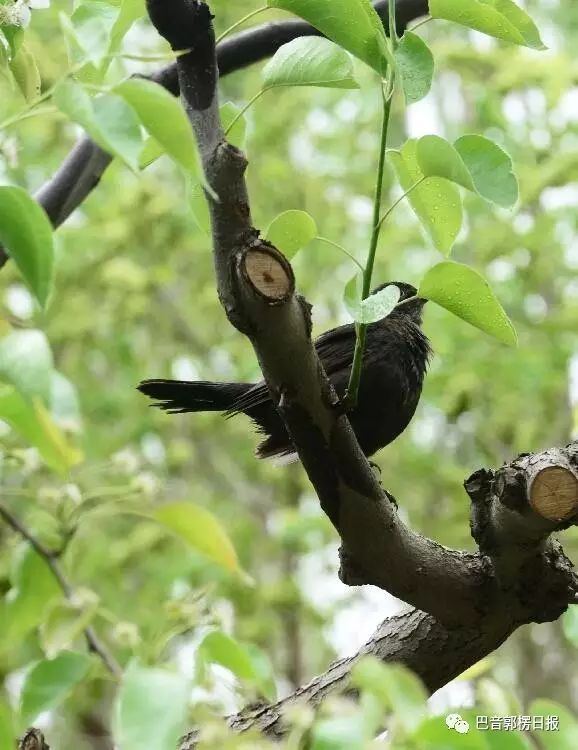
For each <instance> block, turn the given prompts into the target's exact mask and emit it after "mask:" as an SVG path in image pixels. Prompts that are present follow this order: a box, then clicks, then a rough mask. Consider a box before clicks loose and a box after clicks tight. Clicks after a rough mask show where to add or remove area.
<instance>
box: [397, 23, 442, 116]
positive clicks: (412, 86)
mask: <svg viewBox="0 0 578 750" xmlns="http://www.w3.org/2000/svg"><path fill="white" fill-rule="evenodd" d="M395 64H396V66H397V72H398V75H399V77H400V79H401V84H402V87H403V93H404V94H405V100H406V102H407V103H408V104H413V103H414V102H419V100H420V99H423V98H424V96H427V94H428V93H429V90H430V88H431V83H432V79H433V74H434V58H433V55H432V53H431V51H430V48H429V47H428V46H427V44H426V43H425V42H424V41H423V39H422V38H421V37H419V36H417V34H412V33H411V31H406V32H405V34H404V35H403V36H402V38H401V39H400V42H399V44H398V46H397V48H396V50H395Z"/></svg>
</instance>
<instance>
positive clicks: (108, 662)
mask: <svg viewBox="0 0 578 750" xmlns="http://www.w3.org/2000/svg"><path fill="white" fill-rule="evenodd" d="M0 517H1V518H2V519H3V521H4V522H5V523H6V525H7V526H9V527H10V528H11V529H12V530H13V531H15V532H16V533H17V534H19V535H20V536H21V537H22V538H23V539H25V540H26V541H27V542H28V543H29V544H30V546H31V547H32V549H33V550H34V551H35V552H36V553H37V554H38V555H39V556H40V557H41V558H42V559H43V560H44V562H45V563H46V564H47V565H48V567H49V568H50V571H51V573H52V575H53V576H54V578H55V579H56V581H57V583H58V585H59V586H60V588H61V590H62V593H63V594H64V597H65V599H67V600H68V601H71V600H72V599H73V597H74V588H73V587H72V585H71V584H70V582H69V581H68V579H67V578H66V576H65V575H64V573H63V572H62V569H61V568H60V565H59V564H58V559H57V555H55V553H54V552H52V551H51V550H49V549H48V548H47V547H45V546H44V545H43V544H42V542H40V541H39V540H38V539H37V538H36V537H35V536H34V535H33V534H32V533H31V532H30V531H29V530H28V529H27V528H26V526H24V524H22V523H21V522H20V521H19V520H18V519H17V518H16V517H15V516H13V515H12V513H10V511H9V510H8V509H7V508H6V507H5V506H4V505H1V504H0ZM84 636H85V638H86V642H87V643H88V648H89V649H90V650H91V651H92V652H93V653H95V654H97V656H99V657H100V659H101V661H102V663H103V664H104V666H105V667H106V668H107V669H108V671H109V672H110V673H111V674H112V675H113V676H114V677H116V678H120V677H121V676H122V669H121V667H120V665H119V664H118V662H117V661H116V659H115V658H114V656H113V655H112V654H111V653H110V652H109V651H108V649H107V648H106V646H105V645H104V644H103V643H102V642H101V640H100V638H99V637H98V636H97V634H96V632H95V631H94V629H93V628H92V627H91V626H90V625H87V626H86V627H85V628H84Z"/></svg>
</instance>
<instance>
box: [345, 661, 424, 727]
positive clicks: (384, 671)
mask: <svg viewBox="0 0 578 750" xmlns="http://www.w3.org/2000/svg"><path fill="white" fill-rule="evenodd" d="M351 678H352V683H353V684H354V685H356V686H357V687H359V688H362V689H363V690H367V691H368V692H370V693H372V694H373V695H375V696H376V697H377V698H378V699H379V700H380V701H381V702H382V705H383V707H384V708H385V709H393V712H394V715H395V718H396V719H397V720H398V721H399V723H400V724H401V725H402V727H403V728H404V729H405V730H406V731H412V730H413V729H415V728H416V726H417V725H418V724H419V722H420V721H421V719H422V718H423V717H424V716H425V713H426V703H427V697H428V696H427V692H426V690H425V688H424V686H423V684H422V683H421V682H420V680H419V679H418V678H417V677H416V676H415V675H414V673H413V672H411V671H410V670H409V669H407V668H406V667H402V666H401V665H399V664H383V663H382V662H380V661H379V660H378V659H376V658H375V657H372V656H367V657H363V659H361V660H360V661H359V662H358V663H357V664H356V665H355V666H354V667H353V670H352V673H351Z"/></svg>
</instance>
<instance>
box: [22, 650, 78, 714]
mask: <svg viewBox="0 0 578 750" xmlns="http://www.w3.org/2000/svg"><path fill="white" fill-rule="evenodd" d="M91 663H92V659H91V658H90V656H88V655H87V654H80V653H75V652H72V651H68V652H66V653H63V654H60V655H59V656H57V657H56V658H55V659H45V660H44V661H40V662H38V663H37V664H36V665H35V666H34V667H32V669H31V670H30V672H28V674H27V675H26V680H25V681H24V687H23V688H22V696H21V699H20V700H21V709H20V711H21V715H22V721H23V722H24V723H25V724H30V723H31V722H33V721H34V720H35V719H36V717H37V716H38V715H39V714H41V713H42V712H43V711H47V710H48V709H51V708H55V707H56V706H58V705H60V704H61V703H62V701H63V700H64V699H65V698H66V696H67V695H68V694H69V693H70V692H71V691H72V690H73V688H74V687H75V686H76V685H78V683H79V682H82V680H83V679H84V678H85V677H86V675H87V674H88V670H89V669H90V666H91Z"/></svg>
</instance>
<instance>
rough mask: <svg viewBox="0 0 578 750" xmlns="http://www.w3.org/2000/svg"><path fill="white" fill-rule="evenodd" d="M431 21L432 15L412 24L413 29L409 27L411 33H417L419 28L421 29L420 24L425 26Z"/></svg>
mask: <svg viewBox="0 0 578 750" xmlns="http://www.w3.org/2000/svg"><path fill="white" fill-rule="evenodd" d="M430 21H433V18H432V16H428V17H427V18H424V19H422V20H421V21H420V22H419V23H416V25H415V26H412V27H411V29H408V31H411V33H412V34H413V33H415V31H416V30H417V29H419V27H420V26H425V25H426V23H429V22H430Z"/></svg>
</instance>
